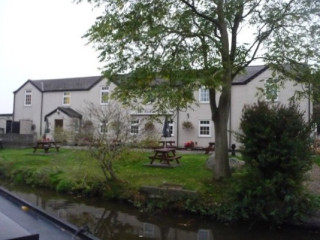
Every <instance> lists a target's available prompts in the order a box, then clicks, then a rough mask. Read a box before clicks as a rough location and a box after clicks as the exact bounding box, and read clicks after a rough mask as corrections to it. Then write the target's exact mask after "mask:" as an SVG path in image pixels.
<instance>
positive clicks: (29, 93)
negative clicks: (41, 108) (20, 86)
mask: <svg viewBox="0 0 320 240" xmlns="http://www.w3.org/2000/svg"><path fill="white" fill-rule="evenodd" d="M24 94H25V98H24V105H25V106H31V105H32V91H31V90H26V91H25V93H24Z"/></svg>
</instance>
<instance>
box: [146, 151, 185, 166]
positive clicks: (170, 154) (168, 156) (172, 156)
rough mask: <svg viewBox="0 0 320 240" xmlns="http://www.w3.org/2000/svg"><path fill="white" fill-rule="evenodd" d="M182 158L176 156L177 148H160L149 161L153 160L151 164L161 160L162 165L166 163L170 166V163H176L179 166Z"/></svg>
mask: <svg viewBox="0 0 320 240" xmlns="http://www.w3.org/2000/svg"><path fill="white" fill-rule="evenodd" d="M180 158H181V156H177V155H176V149H175V148H158V149H154V155H153V156H150V157H149V159H151V162H150V164H152V163H153V162H154V160H160V163H165V164H168V165H170V161H174V160H175V161H176V162H177V163H178V164H180V162H179V159H180Z"/></svg>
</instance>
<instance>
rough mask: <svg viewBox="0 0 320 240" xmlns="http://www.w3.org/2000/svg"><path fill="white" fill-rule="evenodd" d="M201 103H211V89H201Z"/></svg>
mask: <svg viewBox="0 0 320 240" xmlns="http://www.w3.org/2000/svg"><path fill="white" fill-rule="evenodd" d="M199 102H200V103H209V102H210V93H209V89H208V88H205V87H201V88H200V89H199Z"/></svg>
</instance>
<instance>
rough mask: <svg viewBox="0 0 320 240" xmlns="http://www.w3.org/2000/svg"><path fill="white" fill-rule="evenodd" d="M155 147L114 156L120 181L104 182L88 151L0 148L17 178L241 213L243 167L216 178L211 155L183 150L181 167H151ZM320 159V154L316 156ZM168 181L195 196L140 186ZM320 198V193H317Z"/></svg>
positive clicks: (159, 204) (9, 173) (3, 162)
mask: <svg viewBox="0 0 320 240" xmlns="http://www.w3.org/2000/svg"><path fill="white" fill-rule="evenodd" d="M151 154H152V153H151V152H146V151H139V150H137V151H130V152H127V153H125V154H124V155H123V156H122V157H121V159H120V160H119V161H117V162H114V169H115V172H116V174H117V176H118V177H119V179H121V180H122V182H120V183H119V182H116V183H114V182H109V183H108V184H107V185H106V184H103V183H104V176H103V174H102V171H101V169H100V168H99V166H98V164H97V161H96V160H95V159H92V158H91V157H90V156H89V154H88V153H87V151H85V150H76V149H64V148H63V149H61V150H60V152H59V153H55V152H52V153H50V154H44V153H43V152H41V151H40V152H39V153H36V154H33V153H32V149H3V150H0V176H1V177H3V178H6V179H9V180H10V181H11V182H13V183H23V184H28V185H31V186H35V187H44V188H49V189H52V190H55V191H58V192H66V193H71V194H76V195H82V196H83V195H86V196H99V197H103V198H116V199H125V200H128V201H131V202H132V203H133V204H135V205H138V206H143V207H145V208H147V209H148V208H149V209H154V208H164V209H165V208H175V209H180V210H187V211H190V212H195V213H201V214H207V215H214V216H216V217H217V218H221V219H222V220H232V219H237V216H235V215H234V214H237V215H239V216H241V214H239V213H237V212H236V211H233V210H232V209H233V208H234V206H235V204H234V203H231V202H229V200H230V199H229V198H230V196H231V195H230V191H229V190H231V189H232V187H231V184H232V182H238V180H239V179H240V178H241V177H242V176H243V174H244V173H245V172H243V171H239V172H237V173H235V174H233V177H232V178H231V179H229V180H228V181H222V182H213V181H212V180H211V179H212V172H211V171H209V170H207V169H206V168H205V167H204V165H205V161H206V159H207V156H206V155H204V154H203V153H200V154H182V159H181V166H179V167H177V168H151V167H147V166H145V165H146V164H148V163H149V158H148V156H150V155H151ZM314 162H315V163H317V164H319V165H320V157H314ZM164 183H169V184H179V185H182V186H183V189H185V190H193V191H197V197H194V196H193V197H187V198H184V199H182V200H179V201H175V202H172V201H171V202H170V201H169V200H168V199H166V196H164V197H163V198H162V199H157V198H156V199H150V198H149V199H148V198H146V196H145V195H144V194H141V192H140V191H139V189H140V187H142V186H154V187H159V186H161V185H162V184H164ZM318 199H319V197H318Z"/></svg>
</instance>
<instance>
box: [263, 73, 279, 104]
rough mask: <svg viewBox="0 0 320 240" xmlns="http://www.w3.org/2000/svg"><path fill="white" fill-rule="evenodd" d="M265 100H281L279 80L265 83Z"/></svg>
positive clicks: (269, 80)
mask: <svg viewBox="0 0 320 240" xmlns="http://www.w3.org/2000/svg"><path fill="white" fill-rule="evenodd" d="M264 90H265V98H266V101H268V102H276V101H278V100H279V98H278V97H279V86H278V80H277V79H273V78H269V79H266V80H265V82H264Z"/></svg>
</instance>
